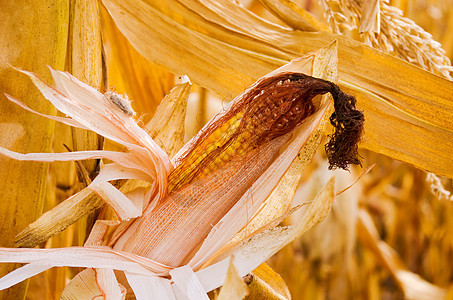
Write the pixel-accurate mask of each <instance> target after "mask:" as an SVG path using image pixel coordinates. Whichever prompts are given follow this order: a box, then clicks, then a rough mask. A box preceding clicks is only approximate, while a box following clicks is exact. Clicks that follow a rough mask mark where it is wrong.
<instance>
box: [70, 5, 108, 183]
mask: <svg viewBox="0 0 453 300" xmlns="http://www.w3.org/2000/svg"><path fill="white" fill-rule="evenodd" d="M70 3H71V6H70V16H71V18H70V24H69V29H70V31H69V44H68V58H67V62H66V64H67V70H68V71H69V73H71V74H72V75H74V76H76V77H77V78H79V79H80V80H81V81H83V82H85V83H87V84H89V85H91V86H93V87H95V88H97V89H98V90H101V91H102V90H103V85H104V84H105V82H103V79H104V77H105V76H104V75H103V72H105V71H106V70H103V62H102V38H101V21H100V14H99V8H98V4H97V2H96V1H91V0H76V1H71V2H70ZM72 137H73V150H74V151H80V150H96V149H101V148H102V146H103V140H102V138H100V137H99V136H98V135H97V134H96V133H94V132H91V131H87V130H84V129H79V128H72ZM81 163H82V165H83V166H84V167H85V169H86V170H87V171H88V173H89V174H90V175H91V174H92V173H93V172H95V171H97V168H98V161H96V160H88V161H83V162H81Z"/></svg>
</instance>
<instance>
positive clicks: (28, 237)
mask: <svg viewBox="0 0 453 300" xmlns="http://www.w3.org/2000/svg"><path fill="white" fill-rule="evenodd" d="M189 91H190V88H189V86H188V83H182V84H179V85H177V86H176V87H175V88H174V89H173V90H172V91H171V92H170V94H169V95H168V97H166V98H165V101H163V102H162V105H161V109H162V111H171V112H174V114H172V115H164V116H166V117H167V118H169V120H172V121H171V122H170V121H169V120H167V121H165V120H162V119H160V121H161V122H160V124H174V123H177V124H184V119H185V110H184V109H182V108H181V107H179V106H177V105H176V104H180V105H181V106H185V105H184V104H185V103H186V101H187V97H188V93H189ZM167 107H168V108H167ZM156 117H157V118H162V116H160V115H156ZM169 122H170V123H169ZM173 122H174V123H173ZM146 128H148V126H145V130H146ZM180 131H181V125H180V126H178V127H173V126H163V127H162V128H161V130H160V131H159V132H150V134H151V135H152V137H153V138H154V139H155V140H156V141H161V142H162V143H164V144H165V145H169V146H168V148H164V149H166V150H167V151H170V153H174V152H176V151H177V150H178V149H176V148H177V147H178V146H179V145H181V144H182V143H183V137H181V135H180V134H179V133H180ZM154 134H155V135H154ZM102 205H104V201H103V200H102V199H100V198H99V197H98V196H96V195H95V194H94V193H93V192H92V191H89V190H85V191H83V192H80V193H79V194H77V195H75V196H74V197H72V198H69V199H66V200H65V201H63V202H62V203H60V204H59V205H58V206H56V207H55V208H53V209H51V210H49V211H48V212H46V213H45V214H43V215H42V216H41V217H40V218H39V219H38V220H36V221H35V222H34V223H32V224H30V225H29V226H27V228H25V229H24V230H23V231H22V232H21V233H19V235H18V236H17V237H16V241H15V243H16V245H18V246H20V247H27V248H31V247H34V246H36V245H37V244H39V243H41V242H43V241H46V240H47V239H49V238H50V237H52V236H54V235H55V234H57V233H59V232H61V231H63V230H65V229H66V228H67V227H68V226H70V225H71V224H73V223H74V222H76V221H77V220H79V219H80V218H81V217H83V216H84V215H86V214H88V213H90V212H92V211H94V210H96V209H98V208H100V207H101V206H102Z"/></svg>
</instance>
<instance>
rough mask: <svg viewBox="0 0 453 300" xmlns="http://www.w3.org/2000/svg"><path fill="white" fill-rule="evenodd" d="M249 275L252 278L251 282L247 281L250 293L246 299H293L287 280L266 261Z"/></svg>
mask: <svg viewBox="0 0 453 300" xmlns="http://www.w3.org/2000/svg"><path fill="white" fill-rule="evenodd" d="M247 277H248V278H249V280H250V282H247V283H248V287H249V289H250V295H249V296H248V297H247V298H245V299H247V300H253V299H257V300H258V299H269V300H271V299H275V300H283V299H291V294H290V293H289V290H288V287H287V286H286V283H285V281H284V280H283V279H282V278H281V277H280V275H278V274H277V273H276V272H275V271H274V270H272V268H271V267H269V266H268V265H267V264H266V263H262V264H261V265H259V266H258V268H256V269H255V270H253V272H252V273H251V274H250V275H248V276H247ZM247 277H246V278H247ZM246 280H247V279H246Z"/></svg>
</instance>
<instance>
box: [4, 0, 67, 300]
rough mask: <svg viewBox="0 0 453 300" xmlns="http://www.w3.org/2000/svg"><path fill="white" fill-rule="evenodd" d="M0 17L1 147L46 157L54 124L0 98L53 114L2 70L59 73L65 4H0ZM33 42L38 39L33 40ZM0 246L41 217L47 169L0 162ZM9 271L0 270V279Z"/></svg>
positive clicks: (18, 294)
mask: <svg viewBox="0 0 453 300" xmlns="http://www.w3.org/2000/svg"><path fill="white" fill-rule="evenodd" d="M1 6H2V9H1V10H0V17H1V19H2V22H1V25H0V36H1V37H2V38H1V40H0V48H1V49H2V51H1V54H0V103H1V104H0V115H1V116H2V117H1V122H0V141H1V143H2V144H1V146H3V147H8V148H10V149H14V150H16V151H19V152H48V151H50V146H51V137H52V133H53V127H54V122H53V121H50V120H46V119H43V118H41V117H39V116H30V114H29V113H28V112H26V111H24V110H22V109H20V108H18V107H16V106H15V105H14V104H11V103H8V100H7V99H6V98H5V97H4V96H3V93H8V94H11V95H14V96H17V97H20V98H21V99H22V100H23V101H24V102H25V103H27V104H28V105H30V106H32V107H33V108H35V109H37V110H40V111H42V112H45V113H49V114H54V113H55V109H54V108H53V107H52V105H50V103H48V102H47V101H45V99H44V98H43V97H42V96H41V95H40V93H39V92H38V91H36V90H32V84H31V82H30V81H28V79H27V78H26V76H23V75H21V74H19V73H17V72H16V71H14V70H13V69H11V68H9V67H8V64H10V65H14V66H21V67H24V68H27V69H29V70H33V71H35V72H37V73H39V74H42V75H45V76H44V78H46V79H50V76H49V75H48V73H47V70H46V67H45V66H46V65H51V66H53V67H55V68H59V69H62V68H63V67H64V61H65V53H66V42H67V30H68V4H67V1H39V2H29V1H13V2H11V1H4V2H2V5H1ZM37 37H39V38H37ZM0 165H1V166H2V168H1V170H0V180H1V181H2V183H3V184H4V186H3V187H2V193H1V196H0V198H1V201H0V215H1V216H2V217H1V222H0V224H1V225H0V231H1V232H2V240H1V246H4V247H11V246H13V240H14V236H15V235H16V234H17V232H19V230H21V229H22V228H24V227H25V226H26V225H27V224H29V223H30V222H32V221H33V220H35V219H36V217H37V216H39V214H40V213H41V211H42V208H43V203H44V196H45V182H46V178H47V170H48V164H46V163H38V162H35V163H31V164H30V163H23V162H18V161H13V160H10V159H8V158H5V157H1V158H0ZM13 268H14V266H13V265H6V264H2V265H1V267H0V274H1V276H3V275H4V274H6V273H8V272H10V271H11V270H12V269H13ZM25 288H26V283H24V284H21V285H18V286H15V287H13V288H11V289H9V290H7V291H2V292H0V298H1V299H22V298H23V296H24V294H25Z"/></svg>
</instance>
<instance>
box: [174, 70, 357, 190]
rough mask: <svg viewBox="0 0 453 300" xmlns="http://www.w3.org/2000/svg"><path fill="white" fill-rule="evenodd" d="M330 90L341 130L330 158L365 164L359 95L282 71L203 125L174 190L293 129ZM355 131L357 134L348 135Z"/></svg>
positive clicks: (333, 119) (344, 165)
mask: <svg viewBox="0 0 453 300" xmlns="http://www.w3.org/2000/svg"><path fill="white" fill-rule="evenodd" d="M327 92H331V93H332V95H333V97H334V100H335V109H336V110H337V112H336V113H334V114H333V115H332V117H331V123H332V125H334V127H335V128H336V130H337V132H339V133H341V134H339V133H338V134H336V135H335V134H334V135H333V136H332V141H331V142H329V144H328V145H326V151H327V153H328V155H330V156H335V159H336V162H332V161H331V167H341V168H347V165H348V164H350V163H355V164H357V163H360V162H359V160H358V159H357V142H358V141H359V139H360V136H361V133H362V129H361V128H362V127H361V125H362V123H363V114H362V113H360V112H359V111H357V110H355V107H354V105H355V99H354V97H352V96H349V95H347V94H345V93H343V92H342V91H341V90H340V89H339V88H338V86H336V85H335V84H333V83H331V82H328V81H325V80H322V79H318V78H314V77H311V76H307V75H304V74H300V73H283V74H280V75H278V76H275V77H268V78H264V79H262V80H261V81H259V82H258V83H257V84H256V85H255V86H254V87H252V88H251V89H250V90H249V91H248V92H247V93H246V94H244V97H243V98H242V99H240V100H239V101H238V102H237V103H235V105H234V107H232V108H231V109H230V111H229V112H228V113H227V114H225V115H224V116H222V117H221V118H219V119H218V120H217V121H216V122H215V123H213V124H211V125H210V126H208V127H207V128H204V129H203V131H202V133H201V134H200V135H199V136H198V137H197V139H196V140H195V141H194V143H193V145H192V147H191V148H190V149H188V151H186V153H185V154H184V155H183V156H182V157H181V159H180V160H179V162H178V163H177V167H176V168H175V170H174V171H173V172H172V173H171V174H170V176H169V187H168V191H169V193H172V192H173V191H175V190H177V189H178V188H180V187H181V186H183V185H185V184H189V183H190V182H192V181H193V180H194V179H196V178H202V177H204V176H205V175H206V174H209V173H210V172H212V171H213V170H218V169H221V168H222V167H223V166H225V164H227V163H228V161H229V160H230V159H231V158H233V157H239V156H242V155H244V153H246V152H247V151H250V150H253V149H255V148H257V147H259V146H260V145H263V144H264V143H266V142H269V141H270V140H272V139H274V138H276V137H279V136H282V135H284V134H287V133H289V132H291V131H292V130H294V129H295V128H296V127H297V126H298V125H300V124H301V123H302V122H303V120H304V119H306V118H307V117H308V116H310V115H311V114H313V113H314V112H315V111H316V108H315V105H314V103H313V98H314V97H315V96H317V95H322V94H325V93H327ZM345 113H346V117H344V115H345ZM346 123H347V124H346ZM345 124H346V126H345ZM351 131H352V132H353V135H352V136H351V135H348V134H349V133H351ZM351 137H353V138H352V139H351ZM338 143H340V145H338ZM351 149H352V150H351ZM351 151H352V152H353V153H352V155H351V153H350V152H351ZM337 152H338V153H337ZM340 152H341V153H340ZM345 154H346V156H344V155H345Z"/></svg>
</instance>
